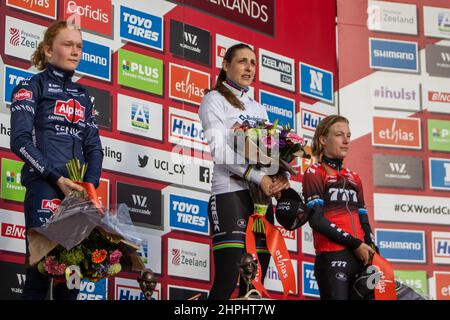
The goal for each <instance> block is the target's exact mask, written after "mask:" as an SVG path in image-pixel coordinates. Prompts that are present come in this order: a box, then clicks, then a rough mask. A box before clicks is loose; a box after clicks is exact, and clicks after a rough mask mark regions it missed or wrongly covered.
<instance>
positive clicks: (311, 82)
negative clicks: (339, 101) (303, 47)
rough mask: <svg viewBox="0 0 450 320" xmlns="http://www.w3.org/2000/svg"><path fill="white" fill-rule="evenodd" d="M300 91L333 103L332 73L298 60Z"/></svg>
mask: <svg viewBox="0 0 450 320" xmlns="http://www.w3.org/2000/svg"><path fill="white" fill-rule="evenodd" d="M299 68H300V93H302V94H304V95H305V96H309V97H312V98H315V99H319V100H322V101H325V102H328V103H331V104H333V103H334V89H333V88H334V87H333V73H332V72H330V71H327V70H324V69H320V68H317V67H314V66H311V65H308V64H306V63H303V62H300V64H299Z"/></svg>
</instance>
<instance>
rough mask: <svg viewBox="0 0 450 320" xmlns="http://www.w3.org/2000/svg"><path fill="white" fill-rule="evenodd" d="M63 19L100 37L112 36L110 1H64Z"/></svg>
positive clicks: (111, 8)
mask: <svg viewBox="0 0 450 320" xmlns="http://www.w3.org/2000/svg"><path fill="white" fill-rule="evenodd" d="M63 10H64V11H63V12H64V13H63V16H64V19H66V20H69V21H74V22H75V23H76V24H78V23H79V25H80V26H81V28H83V29H84V30H87V31H91V32H94V33H98V34H100V35H104V36H108V37H111V36H112V34H113V28H112V26H113V23H112V22H113V7H112V3H111V0H102V1H91V0H64V9H63Z"/></svg>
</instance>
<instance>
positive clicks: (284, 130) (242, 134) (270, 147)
mask: <svg viewBox="0 0 450 320" xmlns="http://www.w3.org/2000/svg"><path fill="white" fill-rule="evenodd" d="M232 129H233V135H232V136H233V147H234V149H235V150H236V151H237V152H238V153H239V154H241V155H242V156H244V158H245V159H246V160H247V161H248V163H249V166H248V168H247V172H246V174H248V173H249V172H250V170H255V169H256V170H263V171H264V172H265V173H266V174H268V175H270V176H274V175H280V174H282V173H283V172H284V171H287V172H289V173H290V174H293V175H296V174H297V173H298V172H297V171H296V170H295V169H294V168H293V166H291V165H290V162H292V161H293V160H294V159H295V158H297V157H304V158H310V155H309V154H308V153H307V152H306V151H305V149H304V148H305V146H306V141H305V140H304V139H303V138H301V137H300V136H298V135H296V134H295V133H294V132H292V130H291V128H290V127H289V126H278V120H276V121H275V122H274V123H273V124H270V123H267V122H266V121H262V122H256V123H255V124H254V125H251V124H250V123H249V122H248V121H245V122H243V123H242V124H238V123H236V124H235V125H234V126H233V127H232ZM247 184H248V189H249V192H250V194H251V196H252V199H253V203H254V213H253V214H252V215H251V216H250V218H249V221H248V224H247V232H246V246H247V252H248V253H250V254H251V255H252V256H253V257H254V258H256V257H257V255H256V246H255V239H254V234H255V233H256V234H257V233H260V234H261V233H262V234H265V235H266V243H267V247H268V249H269V251H270V253H271V254H272V257H273V258H274V261H276V266H277V269H278V272H279V274H280V275H282V274H283V275H284V276H283V277H281V280H282V283H283V288H284V294H285V296H287V294H288V293H289V291H292V292H294V293H295V291H296V285H295V275H294V271H293V269H292V265H291V264H290V263H287V264H286V263H285V262H284V261H290V258H289V253H288V251H287V249H286V245H285V243H284V240H283V238H282V236H281V233H280V231H279V230H278V229H276V228H275V227H274V226H273V225H272V224H270V223H269V222H268V221H267V219H266V218H265V215H266V212H267V210H268V208H269V205H270V204H271V203H272V197H270V196H267V195H266V194H265V193H264V192H263V191H262V190H261V188H260V186H259V185H257V184H255V183H253V182H250V181H248V182H247ZM253 285H254V286H255V288H256V289H257V290H258V291H260V292H263V293H265V294H266V295H267V296H269V294H268V293H267V291H266V290H265V289H264V287H263V286H262V284H261V267H260V265H259V263H258V272H257V276H256V278H255V280H253Z"/></svg>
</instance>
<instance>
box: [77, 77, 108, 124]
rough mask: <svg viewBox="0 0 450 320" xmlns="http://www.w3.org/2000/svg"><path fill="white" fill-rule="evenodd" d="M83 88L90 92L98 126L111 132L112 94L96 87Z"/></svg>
mask: <svg viewBox="0 0 450 320" xmlns="http://www.w3.org/2000/svg"><path fill="white" fill-rule="evenodd" d="M83 86H84V87H85V88H86V89H87V90H88V91H89V95H90V99H91V103H92V107H93V111H92V112H93V114H94V116H95V122H96V124H97V126H98V127H99V128H100V129H106V130H111V121H112V120H111V116H112V115H111V106H112V97H111V93H110V92H109V91H106V90H102V89H98V88H95V87H90V86H86V85H83Z"/></svg>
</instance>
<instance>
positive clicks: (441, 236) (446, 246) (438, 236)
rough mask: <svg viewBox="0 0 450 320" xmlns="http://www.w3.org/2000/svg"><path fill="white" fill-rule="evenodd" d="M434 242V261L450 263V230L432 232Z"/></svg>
mask: <svg viewBox="0 0 450 320" xmlns="http://www.w3.org/2000/svg"><path fill="white" fill-rule="evenodd" d="M431 238H432V244H433V263H436V264H450V232H435V231H433V232H432V234H431Z"/></svg>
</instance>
